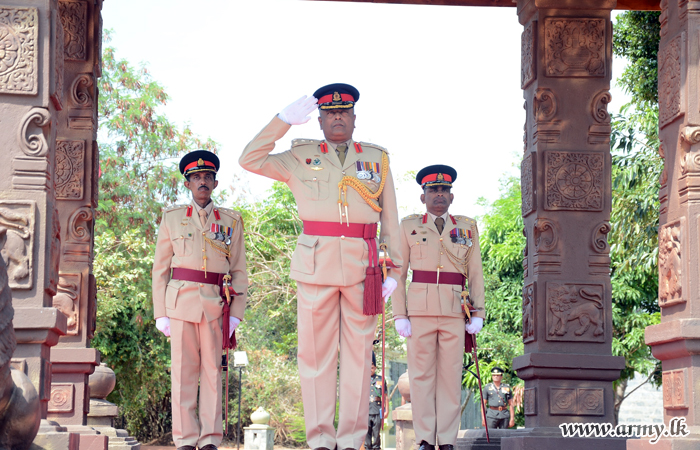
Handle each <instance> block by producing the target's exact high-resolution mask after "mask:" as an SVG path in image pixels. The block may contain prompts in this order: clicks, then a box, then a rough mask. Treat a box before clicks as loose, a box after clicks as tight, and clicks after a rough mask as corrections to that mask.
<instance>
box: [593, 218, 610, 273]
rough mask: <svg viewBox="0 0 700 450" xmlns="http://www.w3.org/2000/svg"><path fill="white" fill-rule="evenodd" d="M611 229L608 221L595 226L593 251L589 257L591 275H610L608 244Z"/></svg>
mask: <svg viewBox="0 0 700 450" xmlns="http://www.w3.org/2000/svg"><path fill="white" fill-rule="evenodd" d="M610 230H611V228H610V223H608V222H600V223H599V224H598V225H596V226H595V227H594V228H593V233H592V235H591V248H592V249H593V253H592V254H590V255H589V257H588V270H589V271H588V273H589V275H594V276H596V275H605V276H609V275H610V245H609V244H608V233H610Z"/></svg>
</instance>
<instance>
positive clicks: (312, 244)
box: [289, 234, 318, 275]
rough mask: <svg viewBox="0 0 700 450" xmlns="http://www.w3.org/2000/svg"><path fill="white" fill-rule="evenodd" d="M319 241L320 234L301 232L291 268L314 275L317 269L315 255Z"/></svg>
mask: <svg viewBox="0 0 700 450" xmlns="http://www.w3.org/2000/svg"><path fill="white" fill-rule="evenodd" d="M317 243H318V236H309V235H307V234H300V235H299V239H297V248H296V250H294V254H293V255H292V262H291V264H290V267H289V268H290V269H291V270H294V271H297V272H300V273H305V274H307V275H313V274H314V270H315V267H314V257H315V253H316V244H317Z"/></svg>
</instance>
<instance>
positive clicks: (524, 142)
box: [523, 100, 527, 153]
mask: <svg viewBox="0 0 700 450" xmlns="http://www.w3.org/2000/svg"><path fill="white" fill-rule="evenodd" d="M523 109H524V110H525V116H526V117H525V123H523V153H524V152H526V151H527V100H525V101H524V102H523Z"/></svg>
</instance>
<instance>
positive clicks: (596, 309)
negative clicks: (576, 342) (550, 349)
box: [549, 285, 603, 336]
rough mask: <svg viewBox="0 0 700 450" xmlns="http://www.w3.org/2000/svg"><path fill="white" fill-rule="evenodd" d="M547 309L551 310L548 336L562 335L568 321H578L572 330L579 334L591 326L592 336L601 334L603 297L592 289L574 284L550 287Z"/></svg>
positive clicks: (566, 329) (566, 330)
mask: <svg viewBox="0 0 700 450" xmlns="http://www.w3.org/2000/svg"><path fill="white" fill-rule="evenodd" d="M552 293H553V295H552V296H551V297H550V299H549V310H550V311H551V312H552V316H553V318H552V326H551V327H550V328H549V335H550V336H554V335H557V336H564V335H565V334H566V333H567V332H568V331H569V330H568V325H569V322H573V321H578V323H579V325H580V327H579V328H578V329H576V330H575V331H574V334H575V335H576V336H581V335H583V333H585V332H586V331H588V329H589V328H590V327H591V326H594V327H595V330H593V335H594V336H600V335H601V334H603V298H602V295H601V294H600V293H598V292H596V291H594V290H592V289H587V288H579V287H577V286H574V285H569V286H566V285H562V286H559V287H557V288H554V289H552Z"/></svg>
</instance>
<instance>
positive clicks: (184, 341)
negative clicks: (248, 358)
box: [170, 315, 223, 448]
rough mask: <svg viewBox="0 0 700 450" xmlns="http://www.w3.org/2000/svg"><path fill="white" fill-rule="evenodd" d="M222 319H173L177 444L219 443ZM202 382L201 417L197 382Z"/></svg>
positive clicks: (172, 348)
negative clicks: (191, 320)
mask: <svg viewBox="0 0 700 450" xmlns="http://www.w3.org/2000/svg"><path fill="white" fill-rule="evenodd" d="M222 339H223V336H222V334H221V318H219V319H216V320H212V321H211V322H207V319H206V317H205V316H204V315H202V321H201V322H199V323H194V322H185V321H182V320H178V319H170V348H171V355H172V356H171V359H172V363H171V371H172V374H171V378H172V411H173V442H174V443H175V446H176V447H182V446H183V445H192V446H198V447H200V448H201V447H203V446H205V445H207V444H213V445H215V446H217V447H218V446H219V444H221V440H222V438H223V426H222V418H221V415H222V412H221V342H222ZM198 384H199V407H198V409H199V417H197V415H196V414H195V409H196V408H197V385H198Z"/></svg>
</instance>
